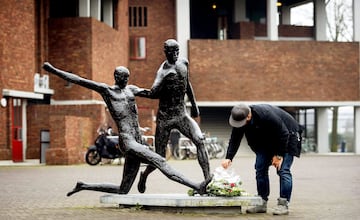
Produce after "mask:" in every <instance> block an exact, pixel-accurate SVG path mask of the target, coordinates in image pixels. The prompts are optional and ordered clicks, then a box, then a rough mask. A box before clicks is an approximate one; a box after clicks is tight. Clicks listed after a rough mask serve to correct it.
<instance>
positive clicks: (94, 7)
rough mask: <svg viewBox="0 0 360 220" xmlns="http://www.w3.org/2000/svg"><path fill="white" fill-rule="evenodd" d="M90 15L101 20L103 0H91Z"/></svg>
mask: <svg viewBox="0 0 360 220" xmlns="http://www.w3.org/2000/svg"><path fill="white" fill-rule="evenodd" d="M90 15H91V17H92V18H94V19H96V20H98V21H100V20H101V0H90Z"/></svg>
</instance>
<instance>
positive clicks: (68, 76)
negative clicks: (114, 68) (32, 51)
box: [43, 62, 106, 92]
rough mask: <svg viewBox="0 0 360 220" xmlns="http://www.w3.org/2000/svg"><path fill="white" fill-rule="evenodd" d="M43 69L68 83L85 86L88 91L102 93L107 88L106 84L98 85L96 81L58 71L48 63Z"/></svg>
mask: <svg viewBox="0 0 360 220" xmlns="http://www.w3.org/2000/svg"><path fill="white" fill-rule="evenodd" d="M43 69H44V70H46V71H48V72H50V73H53V74H55V75H57V76H59V77H60V78H63V79H64V80H66V81H69V82H72V83H75V84H78V85H81V86H84V87H86V88H88V89H92V90H95V91H97V92H102V90H103V89H104V88H105V86H106V84H104V83H98V82H95V81H92V80H89V79H85V78H83V77H80V76H78V75H76V74H73V73H69V72H66V71H63V70H60V69H57V68H55V67H54V66H52V65H51V64H50V63H48V62H45V63H44V65H43Z"/></svg>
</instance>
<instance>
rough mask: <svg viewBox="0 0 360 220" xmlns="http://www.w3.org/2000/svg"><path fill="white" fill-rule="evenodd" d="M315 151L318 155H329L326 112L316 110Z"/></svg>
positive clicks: (324, 110)
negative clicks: (316, 150)
mask: <svg viewBox="0 0 360 220" xmlns="http://www.w3.org/2000/svg"><path fill="white" fill-rule="evenodd" d="M316 112H317V114H316V115H317V149H318V153H320V154H323V153H329V151H330V149H329V132H328V111H327V108H317V109H316Z"/></svg>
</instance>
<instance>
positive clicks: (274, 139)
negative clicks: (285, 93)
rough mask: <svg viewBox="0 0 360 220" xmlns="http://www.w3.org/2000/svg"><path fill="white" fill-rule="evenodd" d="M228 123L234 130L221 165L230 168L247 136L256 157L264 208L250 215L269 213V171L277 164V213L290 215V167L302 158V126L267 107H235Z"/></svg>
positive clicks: (279, 110)
mask: <svg viewBox="0 0 360 220" xmlns="http://www.w3.org/2000/svg"><path fill="white" fill-rule="evenodd" d="M229 123H230V125H231V126H232V127H233V129H232V132H231V137H230V140H229V146H228V149H227V154H226V159H225V160H224V161H222V166H223V167H224V168H228V167H229V166H230V165H231V162H232V160H233V158H234V156H235V154H236V152H237V151H238V149H239V146H240V142H241V139H242V138H243V136H244V134H245V136H246V139H247V142H248V144H249V146H250V148H251V149H252V150H253V151H254V152H255V154H256V162H255V169H256V182H257V191H258V194H259V195H260V196H261V197H262V199H263V205H262V206H257V207H253V208H250V209H248V210H247V212H248V213H263V212H266V208H267V207H266V204H267V200H268V196H269V194H270V186H269V175H268V171H269V167H270V166H271V165H274V166H275V168H276V169H277V174H278V175H279V177H280V198H279V199H278V206H277V207H276V208H275V210H274V214H275V215H282V214H288V202H289V201H290V197H291V192H292V175H291V171H290V168H291V165H292V162H293V157H294V156H296V157H299V156H300V152H301V126H300V125H299V123H298V122H297V121H296V120H295V119H294V118H293V117H292V116H291V115H290V114H289V113H287V112H286V111H284V110H282V109H280V108H279V107H276V106H272V105H267V104H259V105H251V106H248V105H245V104H240V105H236V106H234V107H233V108H232V110H231V115H230V118H229Z"/></svg>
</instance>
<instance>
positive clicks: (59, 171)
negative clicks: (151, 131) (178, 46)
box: [0, 155, 360, 220]
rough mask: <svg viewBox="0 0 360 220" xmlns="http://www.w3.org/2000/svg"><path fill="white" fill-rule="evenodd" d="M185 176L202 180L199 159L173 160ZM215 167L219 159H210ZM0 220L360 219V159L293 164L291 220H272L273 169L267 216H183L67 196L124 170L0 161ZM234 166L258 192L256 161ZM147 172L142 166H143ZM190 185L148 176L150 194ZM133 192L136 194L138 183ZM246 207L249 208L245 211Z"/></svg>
mask: <svg viewBox="0 0 360 220" xmlns="http://www.w3.org/2000/svg"><path fill="white" fill-rule="evenodd" d="M169 163H170V164H171V166H173V167H175V168H176V169H178V170H180V171H182V172H184V173H185V174H186V176H188V177H190V178H192V179H194V180H199V181H200V180H201V176H202V175H201V170H200V167H199V165H198V163H197V161H195V160H186V161H177V160H169ZM210 163H211V169H212V170H214V169H215V168H216V167H217V166H219V164H220V160H211V161H210ZM0 164H1V165H2V166H0V186H1V190H0V219H99V218H102V219H125V218H126V219H127V220H131V219H148V220H151V219H157V220H158V219H159V218H161V219H162V220H167V219H174V220H176V219H193V218H196V219H240V218H241V219H343V220H344V219H360V188H359V186H360V156H354V155H341V156H340V155H303V156H302V157H301V158H300V159H295V161H294V165H293V177H294V190H293V196H292V201H291V204H290V214H289V216H286V217H284V216H273V215H272V214H271V207H273V206H275V204H276V199H277V197H278V191H279V190H278V188H279V184H278V177H277V175H276V174H275V170H274V169H271V171H270V180H271V190H272V191H271V194H270V198H269V204H268V205H269V209H268V213H266V214H256V215H249V214H234V215H232V214H215V215H214V214H211V215H210V214H206V213H204V214H181V213H168V212H159V211H146V210H136V209H119V208H118V207H116V206H113V205H105V204H101V203H100V202H99V198H100V196H101V195H103V193H99V192H89V191H85V192H80V193H78V194H75V195H73V196H71V197H66V193H67V192H68V191H69V190H71V189H72V188H73V187H74V185H75V183H76V181H77V180H82V181H85V182H110V183H119V182H120V180H121V175H122V168H123V167H122V166H119V165H103V166H95V167H91V166H88V165H86V164H84V165H76V166H44V165H32V166H4V163H0ZM233 167H234V168H235V170H236V172H237V173H238V174H240V176H241V177H242V179H243V188H244V189H245V190H246V191H247V192H249V193H252V194H255V193H256V187H255V172H254V157H253V155H251V156H249V155H248V156H239V157H237V158H235V160H234V164H233ZM142 169H143V168H142ZM187 190H188V188H187V187H185V186H182V185H179V184H178V183H175V182H172V181H170V180H169V179H167V178H166V177H165V176H164V175H162V174H161V173H160V172H159V171H156V172H155V173H154V174H153V175H152V176H150V177H149V181H148V189H147V192H146V193H162V194H163V193H186V192H187ZM130 193H138V192H137V190H136V185H135V184H134V186H133V188H132V190H131V192H130ZM244 208H245V207H244Z"/></svg>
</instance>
